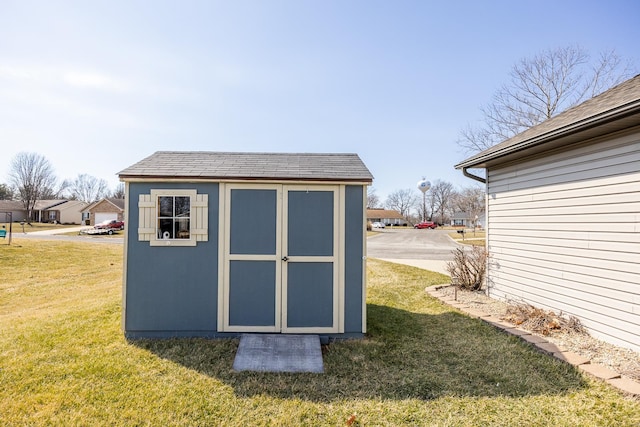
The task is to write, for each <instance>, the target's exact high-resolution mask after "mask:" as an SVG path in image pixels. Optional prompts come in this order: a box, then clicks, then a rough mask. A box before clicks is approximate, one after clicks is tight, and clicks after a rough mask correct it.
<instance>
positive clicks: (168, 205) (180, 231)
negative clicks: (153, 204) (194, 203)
mask: <svg viewBox="0 0 640 427" xmlns="http://www.w3.org/2000/svg"><path fill="white" fill-rule="evenodd" d="M157 232H158V239H189V238H190V236H191V200H190V197H181V196H158V223H157Z"/></svg>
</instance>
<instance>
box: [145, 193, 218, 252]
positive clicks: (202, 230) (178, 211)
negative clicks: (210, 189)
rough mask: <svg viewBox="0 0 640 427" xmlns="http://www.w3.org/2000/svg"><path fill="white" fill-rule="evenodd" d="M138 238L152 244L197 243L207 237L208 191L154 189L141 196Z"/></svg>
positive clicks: (186, 244) (205, 239) (188, 244)
mask: <svg viewBox="0 0 640 427" xmlns="http://www.w3.org/2000/svg"><path fill="white" fill-rule="evenodd" d="M138 209H139V221H140V223H139V227H138V240H140V241H148V242H149V244H150V245H151V246H195V245H196V244H197V242H206V241H207V240H208V233H209V231H208V216H209V214H208V195H207V194H197V192H196V190H174V189H171V190H169V189H167V190H151V194H140V196H139V199H138Z"/></svg>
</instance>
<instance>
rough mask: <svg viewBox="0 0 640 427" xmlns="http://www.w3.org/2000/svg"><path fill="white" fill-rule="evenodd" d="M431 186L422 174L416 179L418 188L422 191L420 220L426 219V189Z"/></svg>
mask: <svg viewBox="0 0 640 427" xmlns="http://www.w3.org/2000/svg"><path fill="white" fill-rule="evenodd" d="M430 188H431V183H430V182H429V181H427V180H426V178H425V177H424V176H423V177H422V179H421V180H420V181H418V190H420V191H422V222H424V221H426V220H427V191H429V189H430Z"/></svg>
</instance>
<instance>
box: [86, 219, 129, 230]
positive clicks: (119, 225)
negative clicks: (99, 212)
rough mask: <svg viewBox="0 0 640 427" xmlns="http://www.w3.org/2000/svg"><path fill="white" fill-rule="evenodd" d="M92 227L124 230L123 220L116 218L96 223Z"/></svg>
mask: <svg viewBox="0 0 640 427" xmlns="http://www.w3.org/2000/svg"><path fill="white" fill-rule="evenodd" d="M93 228H97V229H101V228H109V229H112V230H124V221H118V220H117V219H108V220H106V221H102V222H101V223H99V224H96V225H95V226H94V227H93Z"/></svg>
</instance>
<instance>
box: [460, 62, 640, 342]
mask: <svg viewBox="0 0 640 427" xmlns="http://www.w3.org/2000/svg"><path fill="white" fill-rule="evenodd" d="M456 168H458V169H462V170H463V172H464V173H465V174H466V175H467V176H471V177H473V175H471V174H470V173H469V172H468V171H467V169H469V168H484V169H486V179H483V178H480V177H477V176H476V177H475V178H476V179H478V180H481V181H485V182H486V192H487V195H488V197H487V206H486V208H487V211H486V212H487V235H486V238H487V247H488V249H489V252H490V254H491V256H492V259H491V262H490V263H489V265H488V277H487V281H488V288H489V292H490V294H491V295H492V296H494V297H497V298H500V299H509V300H513V301H524V302H527V303H530V304H533V305H535V306H538V307H542V308H546V309H551V310H555V311H562V312H563V313H565V314H568V315H573V316H576V317H577V318H579V319H580V321H581V322H582V323H583V324H584V325H585V326H586V327H587V328H588V329H589V331H590V332H591V334H592V335H594V336H596V337H598V338H601V339H603V340H606V341H609V342H611V343H614V344H617V345H620V346H624V347H628V348H631V349H634V350H636V351H640V75H638V76H636V77H634V78H632V79H630V80H628V81H626V82H624V83H622V84H620V85H618V86H616V87H614V88H612V89H610V90H608V91H606V92H604V93H602V94H600V95H598V96H596V97H594V98H592V99H590V100H588V101H586V102H584V103H582V104H580V105H578V106H576V107H573V108H571V109H569V110H567V111H565V112H564V113H561V114H559V115H557V116H555V117H553V118H551V119H549V120H547V121H545V122H543V123H541V124H539V125H537V126H534V127H532V128H530V129H528V130H526V131H525V132H522V133H521V134H519V135H516V136H515V137H513V138H511V139H509V140H506V141H504V142H502V143H500V144H498V145H496V146H494V147H492V148H490V149H488V150H485V151H483V152H481V153H479V154H477V155H475V156H473V157H471V158H469V159H467V160H465V161H463V162H461V163H460V164H458V165H456Z"/></svg>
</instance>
